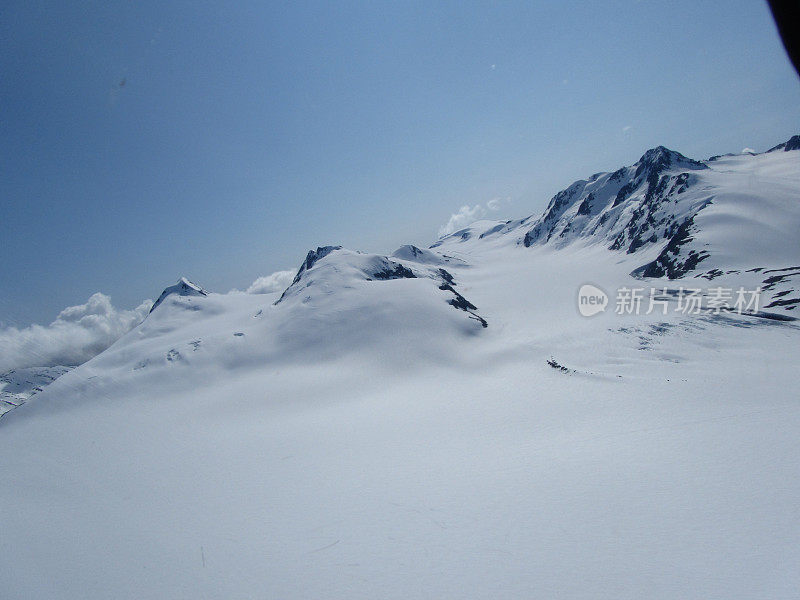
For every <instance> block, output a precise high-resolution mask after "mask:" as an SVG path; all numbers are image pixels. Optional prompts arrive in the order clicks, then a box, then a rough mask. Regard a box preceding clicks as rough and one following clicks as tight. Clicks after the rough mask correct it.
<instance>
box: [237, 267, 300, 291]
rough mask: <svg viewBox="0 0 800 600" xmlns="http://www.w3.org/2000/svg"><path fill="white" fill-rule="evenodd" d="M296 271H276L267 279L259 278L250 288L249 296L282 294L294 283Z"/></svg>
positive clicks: (248, 289)
mask: <svg viewBox="0 0 800 600" xmlns="http://www.w3.org/2000/svg"><path fill="white" fill-rule="evenodd" d="M294 274H295V272H294V271H276V272H274V273H273V274H272V275H267V276H266V277H259V278H258V279H256V280H255V281H254V282H253V283H252V284H251V285H250V287H249V288H247V290H246V291H247V293H248V294H271V293H273V292H282V291H283V290H285V289H286V288H287V287H289V285H290V284H291V283H292V280H293V279H294Z"/></svg>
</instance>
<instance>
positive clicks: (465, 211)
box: [439, 198, 511, 237]
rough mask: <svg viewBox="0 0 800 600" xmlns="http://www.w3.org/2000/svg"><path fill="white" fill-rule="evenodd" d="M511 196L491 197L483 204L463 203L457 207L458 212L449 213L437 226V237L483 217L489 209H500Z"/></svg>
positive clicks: (448, 233)
mask: <svg viewBox="0 0 800 600" xmlns="http://www.w3.org/2000/svg"><path fill="white" fill-rule="evenodd" d="M510 201H511V198H492V199H491V200H489V201H487V202H486V204H485V205H481V204H476V205H475V206H472V207H470V206H469V205H468V204H465V205H464V206H462V207H461V208H459V209H458V212H455V213H453V214H452V215H450V219H449V220H448V221H447V223H445V224H444V225H442V226H441V227H440V228H439V237H444V236H446V235H450V234H451V233H453V232H455V231H458V230H459V229H463V228H464V227H466V226H467V225H470V224H471V223H474V222H475V221H478V220H480V219H482V218H483V217H485V216H486V215H487V214H488V213H489V212H490V211H491V212H494V211H497V210H500V207H501V206H502V205H503V203H505V202H510Z"/></svg>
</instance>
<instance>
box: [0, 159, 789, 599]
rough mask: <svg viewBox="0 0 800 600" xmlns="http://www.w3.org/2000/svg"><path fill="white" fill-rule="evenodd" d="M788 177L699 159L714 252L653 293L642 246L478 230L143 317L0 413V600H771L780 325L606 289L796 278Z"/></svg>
mask: <svg viewBox="0 0 800 600" xmlns="http://www.w3.org/2000/svg"><path fill="white" fill-rule="evenodd" d="M797 154H798V153H795V152H785V153H784V152H775V153H770V155H769V156H767V155H757V156H749V155H745V156H735V157H725V158H720V159H718V160H716V161H712V162H711V163H708V164H709V165H713V167H711V166H710V167H709V168H708V169H707V170H703V171H702V173H703V175H702V176H703V177H708V179H707V180H704V181H705V183H702V185H715V186H717V188H719V187H720V186H728V185H730V188H729V189H728V192H726V193H725V194H722V193H719V190H718V192H717V193H716V195H715V202H714V203H713V204H712V205H710V206H709V207H708V208H706V209H704V210H703V211H701V212H700V213H699V214H698V217H697V222H698V224H699V225H698V232H697V234H696V237H695V240H694V242H693V243H709V244H712V249H713V250H714V253H713V254H712V255H711V257H709V259H708V263H707V264H706V263H701V266H702V269H699V270H698V271H697V272H693V273H690V274H689V275H687V277H686V278H684V279H681V280H677V281H669V280H653V281H650V280H647V281H643V280H641V279H637V278H635V277H634V276H632V275H631V273H632V272H633V271H635V270H636V268H638V267H639V266H641V265H642V264H644V263H646V262H648V261H650V260H653V259H654V258H655V256H657V255H658V253H659V252H660V251H661V249H662V247H661V246H660V245H658V244H653V245H651V246H645V247H643V248H641V249H639V250H638V251H636V252H634V253H631V254H628V253H625V252H624V251H620V252H612V251H609V250H608V247H607V245H606V244H600V243H590V242H591V241H590V240H580V239H576V240H574V241H573V243H569V244H555V245H551V244H537V245H533V246H531V247H530V248H526V247H525V246H524V245H523V244H522V239H523V237H524V235H525V232H526V231H527V230H528V229H529V228H530V227H531V226H532V225H533V223H532V221H527V222H522V221H513V222H504V221H498V222H495V221H489V222H487V221H484V222H479V223H476V224H473V225H471V226H470V227H468V228H466V229H464V230H461V231H459V232H456V233H454V234H452V235H450V236H447V237H445V238H442V239H441V240H439V242H437V244H434V246H435V247H434V248H432V249H429V250H424V251H422V252H420V253H416V252H414V251H411V250H410V247H404V248H401V249H400V250H399V251H398V252H396V253H395V254H394V255H392V256H382V255H376V254H363V253H358V252H353V251H350V250H346V249H343V248H338V247H332V249H327V250H325V251H324V252H319V250H322V249H318V250H317V251H313V252H312V253H309V257H312V256H311V255H312V254H313V257H312V258H313V260H310V261H309V260H308V258H309V257H307V259H306V261H304V263H303V268H301V269H300V270H299V272H298V274H297V277H295V280H294V282H293V283H292V285H291V286H289V288H287V290H286V291H285V292H284V293H281V292H274V293H269V294H257V295H256V294H240V293H239V294H233V293H232V294H214V293H206V294H205V295H204V294H192V295H185V296H181V295H177V294H172V295H170V300H169V302H162V303H161V304H160V305H159V307H158V309H157V310H154V311H153V312H152V313H151V314H150V315H149V316H148V317H147V319H145V321H144V322H143V323H142V324H141V325H139V326H138V327H137V328H135V329H134V330H133V331H131V332H129V333H128V334H126V335H125V336H124V337H122V338H121V339H120V340H118V341H117V342H116V343H115V344H114V345H113V346H112V347H111V348H109V349H108V350H106V351H105V352H103V353H101V354H100V355H98V356H97V357H95V358H94V359H92V360H91V361H89V362H88V363H86V364H84V365H82V366H80V367H78V368H77V369H74V370H72V371H70V372H69V373H66V374H65V375H63V376H61V377H60V378H58V379H57V380H56V381H55V382H54V383H52V384H51V385H50V386H48V387H47V388H46V389H45V390H44V391H43V392H42V393H40V394H38V395H37V396H36V397H35V398H32V399H30V400H29V401H28V402H27V403H26V404H25V405H24V406H22V407H20V408H17V409H15V410H14V411H13V412H11V413H9V414H7V415H5V416H4V417H3V419H2V420H0V452H2V454H3V456H4V457H6V460H5V463H4V467H3V476H2V481H3V485H2V486H0V506H2V507H3V518H2V523H3V525H2V535H0V552H2V553H3V555H4V556H6V557H7V562H8V564H9V565H10V568H9V569H8V570H7V572H6V575H5V577H4V583H3V594H4V597H8V598H44V597H59V598H81V599H91V598H98V599H99V598H110V597H113V598H136V599H149V598H153V599H156V598H159V599H160V598H165V597H169V598H220V599H222V598H254V597H258V598H348V599H350V598H376V597H379V598H398V599H401V598H402V599H409V598H437V597H442V598H451V597H458V598H489V597H518V598H554V597H566V598H587V599H588V598H592V599H597V598H601V599H602V598H608V599H615V600H617V599H621V598H631V599H633V598H637V599H638V598H656V599H658V598H664V599H673V598H698V599H701V598H702V599H708V598H725V599H736V598H742V599H752V598H770V599H781V598H786V599H788V598H795V597H796V590H797V589H798V586H800V575H798V572H797V568H796V566H797V564H798V561H799V560H800V522H798V519H797V518H796V516H797V508H796V507H797V505H798V501H799V500H800V480H798V478H797V473H798V470H799V469H800V436H798V435H797V432H798V428H800V405H798V402H797V400H798V398H800V393H798V392H799V390H798V388H800V385H798V380H797V375H796V363H797V356H798V349H799V348H800V327H799V326H798V324H797V322H795V321H776V320H773V319H767V318H762V317H758V316H754V315H738V314H736V313H722V314H719V315H715V314H713V312H709V311H703V312H702V313H701V314H698V315H685V314H681V313H679V312H676V311H675V310H674V308H675V305H674V300H671V301H670V302H671V304H670V306H669V308H670V310H669V311H668V314H666V315H663V314H661V313H660V312H658V311H653V312H652V313H651V314H644V311H643V313H642V314H638V315H620V314H616V313H615V311H614V292H615V290H617V289H618V288H620V287H622V286H629V287H630V286H641V287H649V286H650V285H654V286H658V285H664V286H667V285H669V286H672V287H677V286H679V285H693V286H697V287H704V288H706V287H709V286H710V285H716V284H717V283H718V282H719V281H724V282H727V283H730V284H731V285H733V284H734V283H736V282H743V283H747V284H756V283H760V282H761V281H762V280H763V279H764V278H765V277H766V275H765V274H764V273H763V272H754V273H746V272H745V268H749V267H751V266H758V267H765V268H778V267H779V266H781V267H789V266H793V265H800V253H798V252H797V251H796V250H797V248H796V246H795V245H794V244H796V242H795V241H794V240H795V235H794V234H795V233H796V231H797V229H796V228H794V229H793V227H795V223H797V221H796V219H797V214H798V208H797V206H796V202H795V203H794V204H792V198H795V199H796V198H797V190H798V189H800V182H798V179H797V175H798V171H800V169H798V168H797V157H796V155H797ZM750 161H762V162H761V163H757V162H750ZM775 161H777V162H775ZM780 161H787V162H786V163H785V164H784V163H781V164H779V163H780ZM751 168H754V169H755V170H756V171H757V177H761V178H763V179H764V180H765V181H767V183H768V184H769V186H771V187H768V188H767V189H764V188H761V187H760V185H755V186H754V190H755V191H754V192H753V194H754V196H753V197H755V198H758V199H760V198H762V197H768V198H769V203H768V204H765V205H764V206H763V208H762V209H761V210H756V211H753V210H750V209H749V208H748V206H749V204H748V201H747V198H748V197H750V196H749V194H750V190H749V189H747V188H742V186H743V185H744V182H746V181H747V178H748V177H749V175H748V174H747V169H751ZM727 171H730V172H731V173H732V175H731V177H736V178H738V179H736V181H735V182H734V183H733V184H728V183H724V181H727V179H725V177H724V174H725V173H726V172H727ZM743 173H744V174H743ZM715 178H716V179H715ZM602 179H603V176H601V177H600V178H598V179H597V181H600V180H602ZM698 181H700V180H698ZM760 181H761V179H759V180H757V182H760ZM698 185H699V184H698ZM734 188H736V189H738V191H736V189H734ZM726 189H727V188H726ZM793 190H794V191H793ZM686 193H693V192H686ZM792 194H794V195H793V196H792ZM575 202H580V201H579V200H575ZM758 202H760V200H758ZM703 219H705V221H703ZM523 221H524V220H523ZM730 223H734V225H730ZM749 223H754V224H755V225H754V227H756V229H754V233H753V234H752V237H748V236H749V235H750V234H749V233H748V232H747V229H746V228H745V229H742V228H741V227H740V225H741V224H749ZM498 226H500V227H499V228H498ZM762 226H763V227H765V228H767V229H768V230H769V232H770V233H771V235H770V236H769V237H768V238H766V239H763V238H761V237H760V236H761V235H762V233H761V232H762V231H765V230H762V229H760V227H762ZM490 231H491V233H490V234H488V235H485V236H483V237H481V234H483V233H487V232H490ZM465 234H466V235H465ZM702 236H708V237H707V238H703V237H702ZM731 236H734V238H735V236H739V237H740V239H741V240H742V241H741V243H740V244H737V243H736V242H735V239H732V237H731ZM703 240H706V241H703ZM418 250H419V249H418ZM742 261H746V263H747V264H741V262H742ZM754 262H757V263H764V264H758V265H754V264H751V263H754ZM777 263H780V265H778V264H777ZM734 264H735V269H734V270H737V271H738V272H737V273H729V274H723V275H722V276H721V277H720V278H719V279H714V280H713V281H708V280H707V279H704V278H702V277H697V275H699V274H702V273H703V272H704V270H705V269H706V268H708V269H711V268H713V267H717V266H730V265H734ZM398 265H399V266H401V267H402V269H398ZM440 269H445V271H446V273H447V274H448V276H449V277H450V278H451V279H452V285H451V287H452V290H448V289H447V288H446V286H445V284H446V282H447V280H446V279H445V276H444V275H443V274H442V273H441V271H440ZM408 272H410V273H411V274H412V275H413V276H409V275H408ZM376 273H390V274H397V276H396V277H394V276H392V277H387V278H380V277H376ZM587 283H590V284H593V285H595V286H597V287H599V288H600V289H602V290H605V292H607V293H608V294H609V296H610V302H609V306H608V309H607V310H606V311H605V312H602V313H600V314H598V315H596V316H594V317H591V318H585V317H582V316H580V314H579V312H578V310H577V294H578V290H579V289H580V287H581V286H582V285H584V284H587ZM779 284H780V285H785V286H790V285H791V280H789V281H788V283H787V282H786V281H782V282H779ZM447 285H450V284H447ZM197 287H199V286H197ZM454 293H457V294H460V295H462V296H463V297H464V298H466V299H467V300H468V301H469V302H470V303H472V304H474V305H475V306H476V307H477V308H476V309H475V312H476V313H477V314H479V315H480V316H481V317H483V318H485V319H486V321H487V322H488V327H486V328H484V327H482V326H481V325H480V323H479V322H477V321H476V320H475V319H474V318H471V314H470V313H468V312H466V311H464V310H459V309H458V308H456V307H455V306H453V305H451V304H449V303H448V301H449V300H452V299H453V298H454ZM281 298H282V300H281ZM279 300H280V301H279ZM768 311H769V312H775V313H776V314H780V315H784V316H786V317H789V316H791V315H792V312H791V311H790V310H787V309H785V308H780V307H776V308H774V309H768ZM548 361H552V362H554V363H557V364H558V365H562V366H563V367H564V368H565V369H566V370H562V369H560V368H553V367H552V366H551V365H550V364H548Z"/></svg>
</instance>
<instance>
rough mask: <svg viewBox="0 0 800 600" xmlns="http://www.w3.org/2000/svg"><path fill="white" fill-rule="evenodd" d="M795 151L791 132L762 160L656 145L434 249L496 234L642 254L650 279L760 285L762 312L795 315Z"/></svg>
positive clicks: (798, 144) (799, 139)
mask: <svg viewBox="0 0 800 600" xmlns="http://www.w3.org/2000/svg"><path fill="white" fill-rule="evenodd" d="M798 150H800V136H798V135H796V136H793V137H792V138H791V139H789V140H788V141H787V142H785V143H782V144H779V145H777V146H775V147H774V148H772V149H771V150H768V151H767V152H764V153H761V154H755V153H746V154H739V155H732V154H729V155H725V156H714V157H712V158H710V159H708V160H706V161H697V160H693V159H690V158H686V157H685V156H683V155H682V154H680V153H678V152H675V151H673V150H668V149H667V148H664V147H663V146H658V147H657V148H653V149H651V150H648V151H647V152H645V153H644V155H643V156H642V157H641V158H640V159H639V160H638V161H637V162H636V163H635V164H633V165H631V166H628V167H622V168H620V169H618V170H617V171H614V172H613V173H596V174H595V175H592V176H591V177H589V178H588V179H581V180H578V181H576V182H575V183H573V184H572V185H570V186H569V187H568V188H566V189H565V190H562V191H561V192H559V193H558V194H556V195H555V196H554V197H553V198H552V199H551V200H550V203H549V204H548V206H547V208H546V210H545V211H544V213H543V214H542V215H541V216H539V217H538V218H534V217H526V218H524V219H520V220H514V221H504V222H489V223H486V222H479V223H477V224H474V225H473V226H471V227H469V228H466V229H462V230H460V231H457V232H455V233H453V234H451V235H449V236H447V237H446V238H444V239H441V240H439V241H438V242H436V243H435V244H434V245H433V246H432V248H439V247H441V248H457V247H459V243H463V242H466V241H468V240H475V239H476V238H477V239H479V240H483V239H486V238H493V237H494V238H496V237H502V236H510V237H512V238H513V239H514V240H515V243H517V244H521V245H524V246H525V247H535V246H547V247H552V248H564V247H566V246H570V245H582V246H591V245H597V246H604V247H607V248H608V249H609V250H612V251H617V252H625V253H627V254H637V255H639V256H641V257H642V258H641V260H640V262H641V264H640V265H639V266H637V268H636V269H634V271H633V273H634V274H635V275H636V276H639V277H642V278H645V279H647V280H649V281H650V280H654V279H668V280H676V279H681V278H686V277H687V276H688V277H703V278H705V279H706V280H713V279H716V278H718V277H723V279H722V280H720V281H719V283H720V285H726V284H727V285H731V286H732V285H735V284H738V283H745V284H747V285H751V286H752V285H756V286H759V285H760V286H761V288H762V289H763V290H765V291H766V292H768V296H767V301H766V302H764V305H765V306H766V305H772V306H771V307H774V308H778V309H786V310H792V309H794V307H795V306H796V305H797V303H798V302H800V299H798V298H797V294H794V289H795V288H797V287H798V286H797V285H796V284H795V283H794V280H795V278H796V277H797V276H798V275H800V266H798V265H800V237H798V235H797V232H798V231H800V209H799V208H798V207H799V206H800V177H798V162H799V161H800V152H798ZM724 276H734V277H724ZM788 294H794V295H793V297H792V298H785V296H786V295H788Z"/></svg>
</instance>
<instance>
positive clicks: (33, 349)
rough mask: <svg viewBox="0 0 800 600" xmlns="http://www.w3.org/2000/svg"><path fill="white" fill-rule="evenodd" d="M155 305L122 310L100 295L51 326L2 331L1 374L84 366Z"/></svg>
mask: <svg viewBox="0 0 800 600" xmlns="http://www.w3.org/2000/svg"><path fill="white" fill-rule="evenodd" d="M152 305H153V302H152V301H151V300H145V301H144V302H142V303H141V304H140V305H139V306H137V307H136V308H134V309H132V310H120V309H117V308H115V307H114V305H113V304H111V298H109V297H108V296H106V295H105V294H101V293H99V292H98V293H96V294H93V295H92V296H91V297H90V298H89V299H88V300H87V301H86V303H85V304H79V305H77V306H70V307H68V308H65V309H64V310H62V311H61V313H60V314H59V315H58V317H56V320H55V321H53V322H52V323H50V325H47V326H44V325H31V326H30V327H24V328H21V329H20V328H17V327H6V328H3V329H0V373H4V372H6V371H10V370H12V369H22V368H26V367H50V366H55V365H67V366H72V365H79V364H81V363H84V362H86V361H87V360H89V359H90V358H92V357H94V356H96V355H97V354H100V353H101V352H102V351H103V350H105V349H106V348H108V347H109V346H110V345H111V344H113V343H114V342H115V341H117V340H118V339H119V338H120V337H122V336H123V335H124V334H126V333H127V332H128V331H130V330H131V329H133V328H134V327H136V326H137V325H138V324H139V323H141V322H142V321H143V320H144V318H145V317H146V316H147V313H148V312H149V311H150V307H151V306H152Z"/></svg>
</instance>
